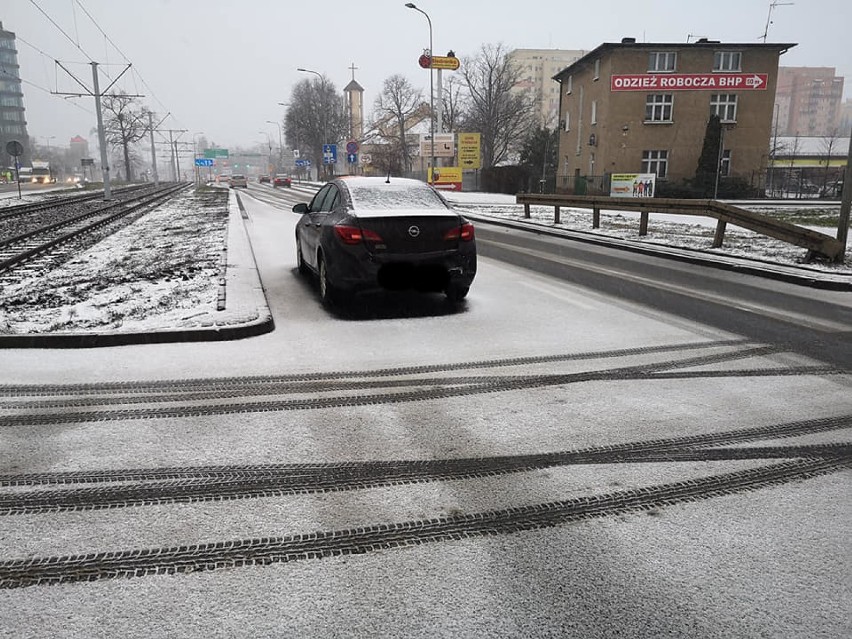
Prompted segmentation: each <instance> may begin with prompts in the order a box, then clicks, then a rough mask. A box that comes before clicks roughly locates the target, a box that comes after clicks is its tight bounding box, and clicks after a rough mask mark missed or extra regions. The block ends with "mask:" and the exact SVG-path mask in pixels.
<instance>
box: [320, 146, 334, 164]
mask: <svg viewBox="0 0 852 639" xmlns="http://www.w3.org/2000/svg"><path fill="white" fill-rule="evenodd" d="M322 163H323V164H337V145H336V144H323V145H322Z"/></svg>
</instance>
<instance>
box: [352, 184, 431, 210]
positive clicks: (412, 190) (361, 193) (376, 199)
mask: <svg viewBox="0 0 852 639" xmlns="http://www.w3.org/2000/svg"><path fill="white" fill-rule="evenodd" d="M349 190H350V193H351V194H352V205H353V208H355V209H356V210H381V209H446V208H447V205H446V204H445V203H444V201H443V200H442V199H441V197H440V196H439V195H438V194H437V193H435V192H434V191H433V190H432V189H431V188H429V187H428V186H426V185H425V184H423V185H419V184H414V185H411V184H386V183H384V182H382V183H381V184H378V185H372V184H371V185H358V186H356V185H351V186H350V187H349Z"/></svg>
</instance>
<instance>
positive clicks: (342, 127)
mask: <svg viewBox="0 0 852 639" xmlns="http://www.w3.org/2000/svg"><path fill="white" fill-rule="evenodd" d="M289 105H290V106H289V107H287V113H286V114H285V116H284V128H285V130H286V137H287V144H289V145H290V146H291V147H292V148H294V149H299V150H300V151H302V150H304V151H307V153H305V155H306V156H308V157H309V158H310V159H311V161H312V162H313V164H314V166H316V167H317V171H319V169H320V167H321V166H323V163H322V159H323V158H322V146H323V144H337V143H338V142H339V141H340V140H342V139H343V138H344V137H345V136H346V134H347V131H348V129H349V121H348V118H347V116H346V104H345V100H344V97H343V95H342V94H340V93H338V92H337V89H336V88H335V87H334V84H333V83H331V82H330V81H329V80H327V79H326V78H325V76H323V77H322V78H321V79H320V78H318V79H316V80H308V79H305V80H302V81H301V82H299V83H297V84H296V86H294V87H293V92H292V93H291V94H290V100H289ZM303 157H304V156H303ZM326 175H328V170H327V167H326Z"/></svg>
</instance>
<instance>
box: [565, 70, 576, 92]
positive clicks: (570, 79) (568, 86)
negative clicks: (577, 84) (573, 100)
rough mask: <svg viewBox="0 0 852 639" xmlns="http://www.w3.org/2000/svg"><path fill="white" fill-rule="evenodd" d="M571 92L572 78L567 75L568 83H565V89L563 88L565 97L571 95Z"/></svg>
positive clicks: (572, 87)
mask: <svg viewBox="0 0 852 639" xmlns="http://www.w3.org/2000/svg"><path fill="white" fill-rule="evenodd" d="M573 90H574V76H573V75H569V76H568V83H567V85H566V88H565V95H571V91H573Z"/></svg>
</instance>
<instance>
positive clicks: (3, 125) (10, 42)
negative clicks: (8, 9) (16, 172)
mask: <svg viewBox="0 0 852 639" xmlns="http://www.w3.org/2000/svg"><path fill="white" fill-rule="evenodd" d="M10 140H17V141H18V142H20V143H21V144H22V145H23V147H24V154H23V156H21V157H19V158H18V161H19V162H20V163H21V164H29V162H30V159H31V157H30V142H29V136H28V135H27V121H26V118H25V117H24V93H23V91H22V90H21V73H20V67H19V66H18V49H17V47H16V46H15V34H14V33H12V32H11V31H6V30H5V29H3V23H2V22H0V165H2V166H0V170H2V169H6V168H7V167H10V166H12V165H13V162H14V159H13V158H12V156H10V155H9V154H8V153H7V152H6V144H7V143H8V142H9V141H10Z"/></svg>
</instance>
